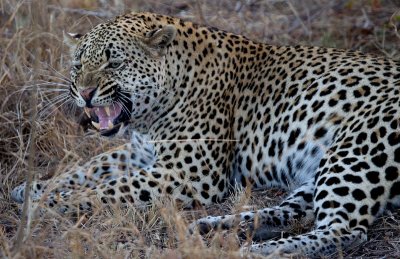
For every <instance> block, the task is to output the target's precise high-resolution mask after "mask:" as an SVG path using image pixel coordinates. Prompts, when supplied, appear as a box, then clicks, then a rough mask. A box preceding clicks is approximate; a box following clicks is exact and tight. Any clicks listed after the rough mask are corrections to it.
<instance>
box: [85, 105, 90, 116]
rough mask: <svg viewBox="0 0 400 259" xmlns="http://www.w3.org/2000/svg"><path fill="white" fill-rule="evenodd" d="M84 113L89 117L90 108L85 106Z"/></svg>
mask: <svg viewBox="0 0 400 259" xmlns="http://www.w3.org/2000/svg"><path fill="white" fill-rule="evenodd" d="M84 110H85V113H86V115H87V116H88V117H89V118H90V109H89V108H87V107H85V108H84Z"/></svg>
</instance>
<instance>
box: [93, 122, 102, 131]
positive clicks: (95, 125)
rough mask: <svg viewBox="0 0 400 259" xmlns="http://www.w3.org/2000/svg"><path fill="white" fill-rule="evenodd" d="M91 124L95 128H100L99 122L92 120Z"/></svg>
mask: <svg viewBox="0 0 400 259" xmlns="http://www.w3.org/2000/svg"><path fill="white" fill-rule="evenodd" d="M92 125H93V126H94V127H95V128H96V129H100V123H97V122H94V121H92Z"/></svg>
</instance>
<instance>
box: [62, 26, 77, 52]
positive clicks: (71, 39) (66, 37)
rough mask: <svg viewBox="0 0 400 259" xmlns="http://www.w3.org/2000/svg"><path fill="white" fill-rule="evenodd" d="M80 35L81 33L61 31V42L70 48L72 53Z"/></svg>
mask: <svg viewBox="0 0 400 259" xmlns="http://www.w3.org/2000/svg"><path fill="white" fill-rule="evenodd" d="M81 37H82V34H79V33H68V32H65V31H63V42H64V44H65V45H67V46H68V48H69V49H70V53H73V52H74V51H75V48H76V45H77V43H78V40H79V38H81Z"/></svg>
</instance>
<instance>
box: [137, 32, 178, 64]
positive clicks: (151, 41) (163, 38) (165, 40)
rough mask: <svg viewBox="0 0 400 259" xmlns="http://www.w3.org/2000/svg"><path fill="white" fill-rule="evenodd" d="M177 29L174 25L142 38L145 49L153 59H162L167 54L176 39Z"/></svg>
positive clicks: (149, 33)
mask: <svg viewBox="0 0 400 259" xmlns="http://www.w3.org/2000/svg"><path fill="white" fill-rule="evenodd" d="M175 35H176V28H175V26H173V25H166V26H164V27H162V28H161V29H156V30H153V31H150V32H148V33H147V34H146V35H145V37H144V38H142V42H143V47H144V49H145V50H146V51H147V52H148V53H149V54H150V55H152V56H153V57H161V56H164V55H165V53H166V49H167V47H168V46H169V44H171V42H172V41H173V40H174V39H175Z"/></svg>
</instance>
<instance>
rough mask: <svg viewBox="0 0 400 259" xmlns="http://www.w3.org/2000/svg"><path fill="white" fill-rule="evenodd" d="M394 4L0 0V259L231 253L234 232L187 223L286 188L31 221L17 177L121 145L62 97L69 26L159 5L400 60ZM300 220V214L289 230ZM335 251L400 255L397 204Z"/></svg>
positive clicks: (81, 27) (280, 39) (259, 202)
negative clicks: (194, 204) (360, 239)
mask: <svg viewBox="0 0 400 259" xmlns="http://www.w3.org/2000/svg"><path fill="white" fill-rule="evenodd" d="M399 10H400V2H399V1H398V0H335V1H331V0H305V1H294V0H220V1H216V0H215V1H214V0H187V1H184V0H181V1H172V0H169V1H168V0H160V1H156V0H135V1H133V0H132V1H128V0H126V1H124V0H113V1H104V0H98V1H95V0H70V1H69V0H32V1H17V0H0V98H1V102H0V258H47V257H49V258H83V257H85V258H92V257H100V258H236V257H239V254H238V253H237V249H238V245H239V240H237V238H236V237H235V235H234V233H232V232H228V233H225V232H222V233H217V234H215V235H213V236H211V237H206V238H205V239H204V240H202V239H200V238H197V237H193V238H188V237H186V236H185V228H186V226H187V223H188V222H190V221H191V220H192V219H193V218H198V217H200V216H202V215H203V216H204V215H206V214H222V213H233V212H238V211H240V210H244V209H246V208H247V209H249V208H253V207H256V208H257V207H258V208H260V207H262V206H267V205H271V204H274V203H277V202H279V200H280V199H281V197H282V195H283V193H281V192H279V191H277V190H275V191H274V190H272V191H255V192H253V194H252V195H251V196H250V192H243V193H236V194H235V195H232V196H231V197H229V198H228V199H227V200H226V201H225V202H224V203H223V204H220V205H214V206H210V207H208V208H204V209H202V210H192V211H189V210H178V209H176V208H175V207H174V206H173V204H172V203H171V202H169V201H159V202H158V203H157V204H154V205H152V206H151V207H149V208H147V209H145V210H137V209H135V208H126V209H118V208H109V209H105V210H99V211H95V212H94V214H93V215H92V216H90V217H86V216H84V215H83V216H82V217H80V218H79V219H78V221H73V220H71V219H68V218H65V217H62V216H60V215H57V214H55V213H51V212H49V213H46V214H45V215H42V216H40V215H38V214H35V213H34V211H35V210H34V208H31V209H29V215H28V216H29V217H28V218H29V220H28V221H27V222H25V223H24V222H23V220H21V219H23V218H24V217H23V215H21V207H18V206H17V205H16V204H15V203H14V202H12V201H11V200H10V195H9V194H10V191H11V190H12V188H13V187H15V186H16V185H18V184H19V183H21V182H23V181H25V180H26V179H27V177H28V176H29V175H31V176H35V178H37V179H40V178H49V177H51V176H52V175H55V174H57V173H59V172H61V171H63V170H64V169H65V168H66V167H67V166H71V165H72V164H75V163H80V162H82V161H85V160H87V159H88V158H89V157H91V156H93V155H95V154H99V153H101V152H103V151H106V150H108V149H109V148H110V147H112V146H115V145H118V144H121V141H120V140H115V139H104V138H99V136H98V135H96V134H94V133H93V132H86V133H85V132H83V130H82V129H81V128H80V127H79V121H80V114H81V112H82V111H81V110H79V109H77V108H76V107H75V106H74V105H73V104H72V103H71V102H69V101H68V100H67V99H65V98H64V97H65V95H63V94H66V92H65V91H66V89H67V88H68V81H67V80H66V79H67V78H68V69H69V56H68V50H67V49H66V47H65V46H64V45H63V42H62V38H63V36H62V35H63V31H67V32H80V33H84V32H86V31H87V30H89V29H90V28H92V27H93V26H94V25H96V24H97V23H100V22H102V21H104V20H107V19H109V18H111V17H113V16H114V15H117V14H121V13H125V12H128V11H154V12H159V13H163V14H169V15H174V16H177V17H181V18H183V19H187V20H192V21H195V22H197V23H200V24H205V25H209V26H215V27H218V28H221V29H224V30H227V31H232V32H235V33H239V34H244V35H246V36H247V37H249V38H250V39H254V40H257V41H264V42H268V43H271V44H280V45H287V44H290V45H293V44H306V45H319V46H328V47H337V48H346V49H353V50H361V51H364V52H370V53H375V54H377V55H385V56H387V57H390V58H393V59H397V60H399V59H400V48H399V46H400V36H399V34H398V33H397V32H396V26H397V27H399V25H400V12H397V13H396V11H399ZM21 222H22V226H26V227H25V228H22V229H21V228H19V227H20V226H21ZM303 227H304V226H300V225H298V224H297V225H296V224H294V225H293V228H292V231H291V233H289V234H296V233H301V232H304V231H306V229H304V228H303ZM18 229H19V231H18ZM286 234H288V233H283V234H282V235H286ZM335 256H344V257H346V258H351V257H354V258H361V257H362V258H399V257H400V212H399V211H397V212H394V213H392V214H388V215H385V216H382V217H381V218H380V219H379V220H378V221H377V222H376V223H375V224H374V226H373V227H372V229H371V231H370V235H369V241H368V242H367V243H365V244H363V245H362V246H359V247H356V248H354V249H352V250H351V251H348V252H346V253H345V254H340V255H335Z"/></svg>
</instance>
